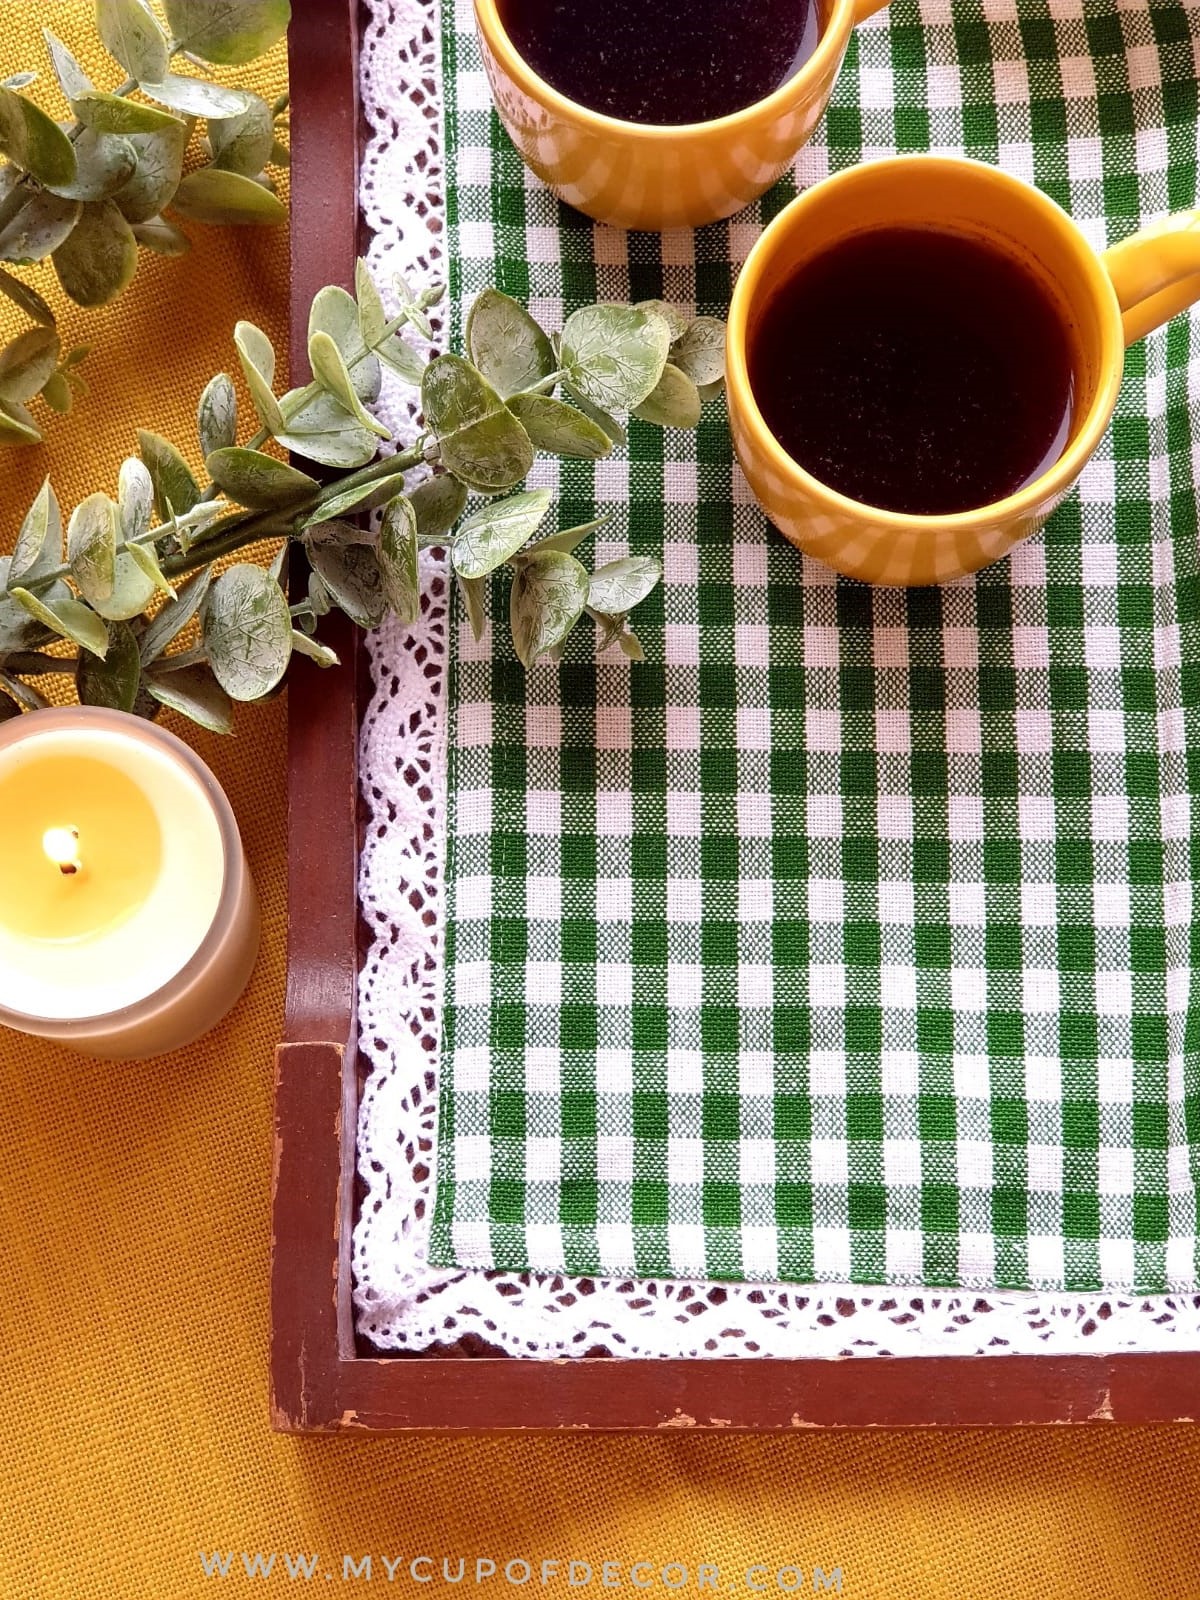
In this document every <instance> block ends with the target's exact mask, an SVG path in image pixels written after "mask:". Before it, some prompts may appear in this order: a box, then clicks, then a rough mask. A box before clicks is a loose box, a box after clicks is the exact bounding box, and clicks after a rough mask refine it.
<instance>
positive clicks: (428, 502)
mask: <svg viewBox="0 0 1200 1600" xmlns="http://www.w3.org/2000/svg"><path fill="white" fill-rule="evenodd" d="M408 498H409V500H410V501H411V502H412V508H413V511H414V513H415V514H416V518H417V536H418V538H420V539H426V540H427V539H433V538H436V537H438V536H439V535H440V534H443V533H447V532H448V531H449V530H450V529H451V528H452V527H453V526H454V524H455V523H456V522H457V521H458V519H459V517H461V516H462V514H463V512H464V511H465V510H466V506H467V490H466V486H465V485H464V484H461V483H460V482H459V481H458V479H457V478H452V477H451V476H450V474H449V473H448V472H439V473H438V474H437V476H436V477H433V478H426V479H425V481H424V483H419V484H417V486H416V488H415V489H413V490H411V491H410V492H409V496H408Z"/></svg>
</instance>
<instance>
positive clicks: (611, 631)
mask: <svg viewBox="0 0 1200 1600" xmlns="http://www.w3.org/2000/svg"><path fill="white" fill-rule="evenodd" d="M587 613H588V616H589V617H591V619H592V621H593V622H594V623H595V624H596V635H597V637H596V649H597V651H601V650H607V649H608V647H609V645H610V644H613V643H615V641H616V640H617V639H618V638H619V637H620V636H621V634H623V633H624V632H625V613H624V612H619V613H618V614H617V615H616V616H612V615H610V614H609V613H608V612H604V611H597V610H596V609H595V607H594V606H588V608H587Z"/></svg>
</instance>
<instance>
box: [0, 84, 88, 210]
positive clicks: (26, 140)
mask: <svg viewBox="0 0 1200 1600" xmlns="http://www.w3.org/2000/svg"><path fill="white" fill-rule="evenodd" d="M0 155H5V156H7V157H8V159H9V160H10V161H11V162H12V163H13V164H14V165H15V166H18V167H20V169H21V171H22V172H28V173H30V174H31V175H32V176H33V177H35V178H36V179H37V181H38V182H39V183H42V184H45V185H46V186H47V187H48V188H53V187H54V186H55V185H56V184H61V183H70V181H71V179H72V178H73V177H74V176H75V150H74V147H73V145H72V144H71V141H70V140H69V139H68V138H67V136H66V134H65V133H64V132H63V131H62V129H61V128H60V127H59V125H58V123H57V122H55V120H54V118H53V117H48V116H47V115H46V113H45V112H44V111H43V110H42V108H41V107H40V106H36V105H34V103H33V101H32V100H27V99H26V98H25V96H24V95H23V94H18V93H17V92H16V90H15V89H6V88H3V87H0Z"/></svg>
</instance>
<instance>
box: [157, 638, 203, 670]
mask: <svg viewBox="0 0 1200 1600" xmlns="http://www.w3.org/2000/svg"><path fill="white" fill-rule="evenodd" d="M207 660H208V651H207V650H205V648H204V646H203V645H201V644H198V645H193V647H192V648H191V649H190V650H181V651H180V652H179V654H178V655H174V656H159V658H158V660H157V661H156V662H155V663H154V670H155V672H182V671H183V670H184V668H185V667H200V666H203V665H204V663H205V662H206V661H207Z"/></svg>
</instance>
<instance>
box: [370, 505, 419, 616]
mask: <svg viewBox="0 0 1200 1600" xmlns="http://www.w3.org/2000/svg"><path fill="white" fill-rule="evenodd" d="M376 555H377V557H378V561H379V572H380V576H381V577H382V579H383V592H384V596H385V597H386V599H387V603H388V607H389V609H390V610H391V611H392V612H393V613H394V615H395V616H396V617H397V618H398V620H399V621H401V622H405V623H410V624H411V623H413V622H416V620H417V618H418V617H419V616H420V615H421V579H420V573H419V571H418V566H417V518H416V514H415V512H414V511H413V508H412V506H411V504H410V503H409V501H408V499H407V498H406V497H405V496H404V495H402V494H401V495H397V496H396V498H395V499H394V500H392V501H389V503H388V504H387V505H386V506H385V507H384V510H383V521H382V523H381V524H380V528H379V544H378V546H377V548H376Z"/></svg>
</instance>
